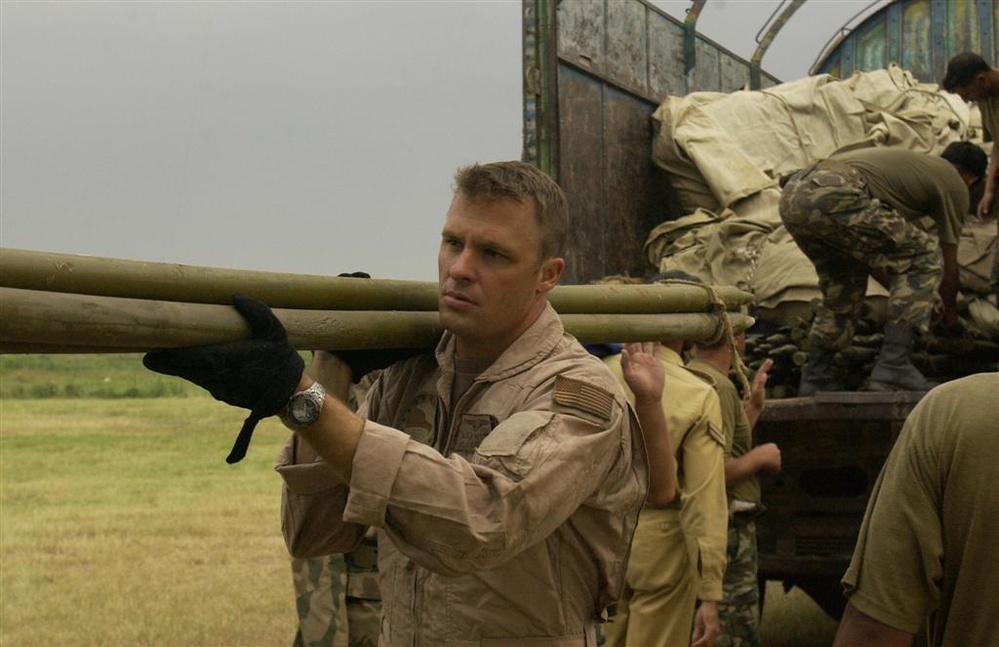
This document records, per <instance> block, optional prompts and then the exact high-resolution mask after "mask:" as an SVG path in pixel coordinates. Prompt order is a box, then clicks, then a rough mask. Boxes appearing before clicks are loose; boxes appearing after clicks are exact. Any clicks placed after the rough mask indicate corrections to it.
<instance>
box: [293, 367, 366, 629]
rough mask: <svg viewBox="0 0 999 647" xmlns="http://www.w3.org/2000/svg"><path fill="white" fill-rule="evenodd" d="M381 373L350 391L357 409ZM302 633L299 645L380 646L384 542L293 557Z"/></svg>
mask: <svg viewBox="0 0 999 647" xmlns="http://www.w3.org/2000/svg"><path fill="white" fill-rule="evenodd" d="M377 373H378V372H375V373H371V374H369V375H366V376H365V377H364V378H362V379H361V381H360V382H359V383H358V384H356V385H354V387H353V388H352V389H351V391H350V397H349V400H348V402H347V405H348V406H349V407H350V408H351V410H353V411H356V410H357V407H358V403H359V402H363V401H364V397H365V396H366V394H367V392H368V389H370V388H371V385H372V384H373V383H374V380H375V379H377ZM291 574H292V581H293V582H294V585H295V608H296V611H297V612H298V631H297V632H296V633H295V642H294V647H376V646H377V645H378V634H379V632H380V628H381V618H382V602H381V595H380V594H379V592H378V538H377V535H376V533H375V532H374V530H371V531H369V532H368V533H367V534H366V535H365V537H364V539H363V540H362V542H361V544H360V545H358V547H357V548H355V549H354V550H352V551H351V552H349V553H344V554H339V553H337V554H332V555H324V556H322V557H311V558H292V560H291Z"/></svg>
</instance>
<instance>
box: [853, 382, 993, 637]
mask: <svg viewBox="0 0 999 647" xmlns="http://www.w3.org/2000/svg"><path fill="white" fill-rule="evenodd" d="M996 420H999V373H983V374H979V375H973V376H970V377H967V378H963V379H960V380H955V381H952V382H948V383H945V384H943V385H941V386H939V387H937V388H936V389H934V390H933V391H931V392H930V393H929V394H928V395H927V396H926V397H925V398H923V400H922V401H921V402H920V403H919V404H918V405H917V407H916V408H915V409H914V410H913V412H912V413H911V414H910V416H909V418H908V419H907V420H906V423H905V427H904V428H903V430H902V432H901V433H900V435H899V438H898V440H897V441H896V444H895V447H894V448H893V449H892V452H891V454H890V455H889V457H888V460H887V462H886V463H885V465H884V468H883V469H882V472H881V475H880V476H879V478H878V481H877V483H876V484H875V486H874V490H873V492H872V494H871V500H870V503H869V505H868V510H867V513H866V515H865V517H864V523H863V526H862V527H861V531H860V536H859V538H858V541H857V547H856V549H855V551H854V555H853V560H852V562H851V563H850V567H849V569H848V570H847V572H846V575H845V576H844V578H843V584H844V586H845V589H846V592H847V595H848V598H849V602H850V605H851V606H853V607H854V608H856V609H857V610H859V611H860V612H861V613H863V614H865V615H867V616H869V617H871V618H874V619H875V620H877V621H879V622H881V623H884V624H886V625H888V626H891V627H893V628H895V629H899V630H902V631H905V632H908V633H913V634H914V633H917V632H918V630H919V628H920V626H921V625H922V624H923V620H924V618H925V617H926V616H927V614H933V615H932V620H931V632H930V635H929V638H930V644H932V645H988V644H994V642H995V640H996V636H999V615H997V614H996V613H995V610H996V609H999V588H997V587H996V582H997V581H999V561H996V559H995V540H996V538H997V537H999V514H996V510H999V490H997V489H996V487H995V480H996V477H997V476H999V469H997V468H999V426H997V425H996Z"/></svg>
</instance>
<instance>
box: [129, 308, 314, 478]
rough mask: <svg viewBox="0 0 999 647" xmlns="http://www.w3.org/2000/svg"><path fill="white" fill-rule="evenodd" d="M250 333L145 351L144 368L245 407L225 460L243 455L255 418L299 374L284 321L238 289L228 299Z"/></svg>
mask: <svg viewBox="0 0 999 647" xmlns="http://www.w3.org/2000/svg"><path fill="white" fill-rule="evenodd" d="M232 302H233V305H234V306H235V307H236V310H238V311H239V314H241V315H243V318H244V319H246V321H247V323H249V324H250V329H251V330H252V331H253V337H252V338H250V339H241V340H239V341H232V342H224V343H221V344H211V345H208V346H197V347H194V348H178V349H176V350H160V351H154V352H151V353H146V355H145V357H143V358H142V363H143V364H144V365H145V367H146V368H148V369H150V370H152V371H156V372H157V373H163V374H164V375H176V376H178V377H182V378H184V379H185V380H188V381H190V382H194V383H195V384H197V385H198V386H200V387H201V388H203V389H206V390H207V391H208V392H209V393H211V394H212V396H214V397H215V399H216V400H221V401H222V402H226V403H228V404H231V405H233V406H237V407H242V408H243V409H249V410H250V415H249V417H247V419H246V421H245V422H243V427H242V429H240V431H239V436H237V437H236V442H235V444H234V445H233V446H232V451H231V452H229V456H227V457H226V459H225V461H226V462H227V463H238V462H239V461H240V460H242V458H243V456H245V455H246V449H247V447H249V445H250V437H251V436H252V435H253V429H254V428H255V427H256V426H257V423H258V422H259V421H260V420H262V419H263V418H266V417H268V416H273V415H275V414H277V413H279V412H280V411H281V410H282V409H283V408H284V406H285V405H286V404H287V403H288V398H290V397H291V395H292V394H293V393H294V392H295V387H297V386H298V383H299V381H300V380H301V378H302V371H303V370H304V368H305V362H303V361H302V358H301V357H300V356H299V354H298V353H297V352H296V351H295V349H294V347H292V345H291V344H289V343H288V335H287V334H286V333H285V331H284V326H282V325H281V322H280V321H278V319H277V317H275V316H274V313H273V312H271V309H270V308H269V307H268V306H267V305H266V304H264V303H261V302H260V301H255V300H253V299H251V298H249V297H247V296H244V295H240V294H237V295H236V296H234V297H233V299H232Z"/></svg>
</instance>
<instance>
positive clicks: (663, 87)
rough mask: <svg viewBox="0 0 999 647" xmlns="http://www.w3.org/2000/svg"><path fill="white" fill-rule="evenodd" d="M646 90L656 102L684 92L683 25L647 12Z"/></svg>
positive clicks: (681, 94)
mask: <svg viewBox="0 0 999 647" xmlns="http://www.w3.org/2000/svg"><path fill="white" fill-rule="evenodd" d="M649 93H650V94H651V95H652V96H653V97H655V98H656V99H657V100H659V101H660V102H661V101H663V100H665V99H666V97H668V96H683V95H684V94H686V88H685V82H684V72H683V27H682V26H680V25H678V24H676V23H675V22H673V21H670V20H668V19H667V18H666V17H665V16H662V15H660V14H656V13H652V12H650V15H649Z"/></svg>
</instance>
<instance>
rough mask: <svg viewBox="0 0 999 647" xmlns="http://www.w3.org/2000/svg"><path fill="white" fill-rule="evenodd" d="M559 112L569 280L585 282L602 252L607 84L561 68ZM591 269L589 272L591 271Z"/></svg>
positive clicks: (559, 175) (571, 281)
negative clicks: (604, 111)
mask: <svg viewBox="0 0 999 647" xmlns="http://www.w3.org/2000/svg"><path fill="white" fill-rule="evenodd" d="M558 81H559V82H558V90H559V112H560V119H561V122H562V129H563V130H564V129H565V128H566V126H567V125H569V127H571V135H572V136H571V137H567V136H564V135H566V134H568V133H565V132H563V133H562V134H563V136H562V137H561V140H560V142H561V145H560V154H559V161H560V163H559V172H558V180H559V184H560V185H562V188H563V189H564V190H565V193H566V195H567V196H568V198H569V239H568V241H567V243H568V244H567V252H568V253H567V254H566V257H565V260H566V267H565V273H564V282H565V283H581V282H585V281H586V280H587V279H586V278H585V277H587V276H590V275H591V274H592V272H593V270H592V269H590V268H594V267H595V266H596V263H595V262H594V259H599V258H601V257H602V256H603V244H604V236H603V230H604V227H603V223H602V219H601V212H600V210H601V206H602V205H603V203H604V200H605V199H606V196H605V193H604V186H603V185H604V181H605V174H604V159H603V158H604V152H603V144H604V137H603V88H602V86H601V85H600V84H599V83H594V82H593V79H592V78H590V77H588V76H586V75H585V74H583V73H582V72H579V71H576V70H574V69H572V68H569V67H565V66H563V67H562V68H561V69H560V71H559V80H558ZM588 270H589V271H588Z"/></svg>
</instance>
